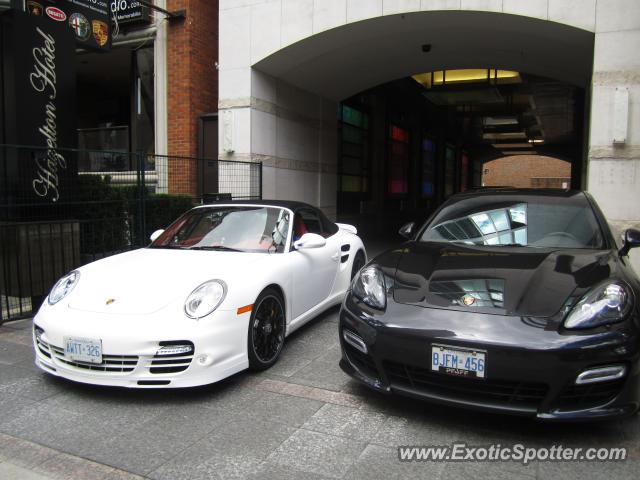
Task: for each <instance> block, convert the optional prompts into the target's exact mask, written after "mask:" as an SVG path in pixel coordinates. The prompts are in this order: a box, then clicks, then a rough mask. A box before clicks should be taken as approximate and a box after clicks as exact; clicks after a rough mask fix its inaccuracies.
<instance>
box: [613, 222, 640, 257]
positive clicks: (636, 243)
mask: <svg viewBox="0 0 640 480" xmlns="http://www.w3.org/2000/svg"><path fill="white" fill-rule="evenodd" d="M635 247H640V230H636V229H635V228H629V229H628V230H626V231H625V232H624V245H623V246H622V248H621V249H620V251H619V252H618V253H619V254H620V256H621V257H624V256H625V255H628V254H629V250H631V249H632V248H635Z"/></svg>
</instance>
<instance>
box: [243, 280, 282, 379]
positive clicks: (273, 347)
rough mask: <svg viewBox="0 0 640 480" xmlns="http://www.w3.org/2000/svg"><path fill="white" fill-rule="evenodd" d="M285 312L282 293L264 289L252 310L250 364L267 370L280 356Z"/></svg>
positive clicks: (249, 348) (254, 368)
mask: <svg viewBox="0 0 640 480" xmlns="http://www.w3.org/2000/svg"><path fill="white" fill-rule="evenodd" d="M285 328H286V323H285V312H284V306H283V301H282V297H281V295H280V294H279V293H278V292H277V291H276V290H274V289H271V288H268V289H266V290H265V291H263V292H262V293H261V294H260V296H258V299H257V300H256V303H255V304H254V308H253V310H252V312H251V320H250V322H249V339H248V343H249V345H248V350H249V366H250V368H251V369H253V370H266V369H267V368H269V367H271V366H272V365H273V364H274V363H276V361H277V360H278V357H279V356H280V352H281V351H282V346H283V345H284V336H285Z"/></svg>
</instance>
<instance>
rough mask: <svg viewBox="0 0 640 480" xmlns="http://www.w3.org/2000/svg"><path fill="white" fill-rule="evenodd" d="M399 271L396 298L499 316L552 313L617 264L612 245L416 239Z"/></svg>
mask: <svg viewBox="0 0 640 480" xmlns="http://www.w3.org/2000/svg"><path fill="white" fill-rule="evenodd" d="M399 253H400V255H399V259H398V263H397V269H396V272H395V275H394V277H395V284H394V290H393V298H394V300H395V301H396V302H398V303H406V304H413V305H420V306H423V307H432V308H442V309H451V310H462V311H477V312H481V313H493V314H500V315H518V316H531V317H550V316H553V315H555V314H556V313H558V312H559V311H560V310H561V309H562V308H563V307H565V306H567V305H573V303H575V301H577V297H579V296H581V295H582V294H583V293H584V291H585V290H586V289H588V288H589V287H591V286H593V285H595V284H596V283H598V282H600V281H603V280H605V279H606V278H608V277H609V276H610V275H611V272H612V270H613V269H614V268H615V261H616V257H615V255H612V254H611V252H610V251H608V250H606V251H605V250H551V249H534V248H522V247H497V248H491V247H487V246H485V247H470V246H458V245H452V244H441V243H427V242H421V243H417V242H413V243H408V244H406V245H404V246H403V249H401V250H400V252H399Z"/></svg>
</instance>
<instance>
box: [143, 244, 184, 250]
mask: <svg viewBox="0 0 640 480" xmlns="http://www.w3.org/2000/svg"><path fill="white" fill-rule="evenodd" d="M149 248H168V249H177V250H186V249H187V247H183V246H182V245H150V246H149Z"/></svg>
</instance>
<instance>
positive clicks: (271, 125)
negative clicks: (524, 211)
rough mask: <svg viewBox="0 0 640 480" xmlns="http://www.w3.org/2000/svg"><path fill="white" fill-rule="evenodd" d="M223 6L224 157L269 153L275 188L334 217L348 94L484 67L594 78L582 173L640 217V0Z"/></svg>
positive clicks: (287, 0)
mask: <svg viewBox="0 0 640 480" xmlns="http://www.w3.org/2000/svg"><path fill="white" fill-rule="evenodd" d="M220 7H221V10H220V60H219V82H220V95H219V98H220V101H219V108H220V111H221V112H220V113H221V115H220V116H221V128H220V158H231V159H233V158H236V159H240V160H249V161H262V162H263V165H264V167H265V168H264V178H263V187H264V196H265V197H278V198H283V197H287V198H298V199H301V200H306V201H309V202H311V203H314V204H316V205H318V206H320V207H322V208H323V209H324V210H325V211H326V212H327V213H328V214H330V215H331V214H332V213H333V212H335V194H334V193H335V191H336V179H335V168H336V164H335V152H336V141H337V138H336V132H335V125H336V107H337V102H338V101H339V100H341V99H342V98H344V97H346V96H349V95H353V94H354V93H356V92H359V91H361V90H363V89H366V88H369V87H371V86H374V85H377V84H380V83H383V82H386V81H389V80H392V79H395V78H401V77H406V76H407V75H411V74H413V73H417V72H424V71H429V70H435V69H445V68H472V67H475V66H480V67H482V68H491V67H493V68H504V69H514V70H518V71H521V72H528V73H533V74H536V75H542V76H546V77H551V78H555V79H558V80H563V81H565V82H568V83H570V84H573V85H576V86H579V87H581V88H584V89H585V92H586V94H587V98H586V104H587V105H588V106H590V111H591V117H590V119H586V120H587V122H586V123H587V125H589V128H588V132H585V138H587V140H588V141H587V142H586V143H587V144H588V145H587V148H585V152H588V153H586V155H585V156H586V157H587V158H588V174H587V175H586V179H585V181H583V183H582V184H583V185H584V186H586V187H587V188H588V189H589V190H590V191H591V193H593V194H594V196H595V197H596V199H597V200H598V201H599V202H600V204H601V206H602V208H603V210H604V212H605V214H606V215H607V216H608V218H609V219H610V221H612V222H617V224H618V225H620V226H622V225H633V224H640V213H638V211H637V209H636V208H635V205H637V202H638V200H639V198H638V193H637V192H638V191H640V174H638V173H637V172H638V170H640V153H639V152H640V128H638V127H639V126H640V117H638V114H637V112H638V111H640V109H638V108H636V105H637V103H636V102H637V100H636V99H637V98H638V97H640V80H638V79H640V62H639V61H638V57H637V55H636V52H637V51H638V50H639V49H640V4H638V2H637V1H635V0H618V1H613V0H599V1H598V2H596V1H595V0H585V2H580V3H579V4H576V2H574V1H572V0H541V1H536V2H521V1H511V0H509V1H507V0H501V1H492V0H486V1H484V0H482V1H480V0H441V1H440V0H439V1H436V0H434V1H418V0H370V1H361V0H331V1H322V2H320V1H312V0H295V1H293V0H270V1H265V0H246V1H243V2H221V6H220ZM425 44H430V45H431V51H430V52H428V53H425V52H423V51H422V48H421V47H422V45H425ZM614 104H615V105H617V106H619V107H620V109H619V110H615V109H614V108H613V106H614ZM616 112H622V114H621V113H616ZM624 113H627V114H626V115H624ZM621 132H622V133H621ZM623 137H624V138H623ZM614 139H615V140H616V145H615V146H614ZM223 187H224V186H223Z"/></svg>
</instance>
